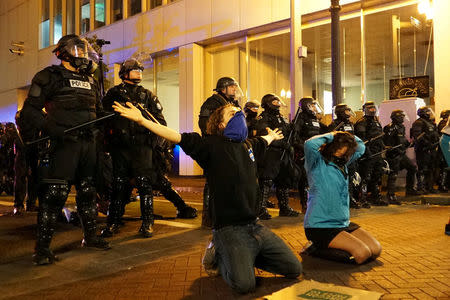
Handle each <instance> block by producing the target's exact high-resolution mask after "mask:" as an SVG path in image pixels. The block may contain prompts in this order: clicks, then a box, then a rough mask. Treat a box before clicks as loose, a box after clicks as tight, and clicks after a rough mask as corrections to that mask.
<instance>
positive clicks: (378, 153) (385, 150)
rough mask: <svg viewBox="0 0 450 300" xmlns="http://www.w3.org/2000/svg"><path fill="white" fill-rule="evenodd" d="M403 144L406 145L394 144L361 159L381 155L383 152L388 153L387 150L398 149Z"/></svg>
mask: <svg viewBox="0 0 450 300" xmlns="http://www.w3.org/2000/svg"><path fill="white" fill-rule="evenodd" d="M402 146H404V145H403V144H398V145H396V146H393V147H391V148H388V149H384V150H382V151H380V152H377V153H375V154H372V155H371V156H369V157H366V158H363V159H361V160H366V159H371V158H374V157H375V156H378V155H381V154H383V153H386V152H388V151H391V150H394V149H397V148H399V147H402Z"/></svg>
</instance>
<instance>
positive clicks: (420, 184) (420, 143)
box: [410, 106, 439, 193]
mask: <svg viewBox="0 0 450 300" xmlns="http://www.w3.org/2000/svg"><path fill="white" fill-rule="evenodd" d="M417 115H418V116H419V118H418V119H417V120H415V121H414V123H413V124H412V126H411V129H410V136H411V137H412V138H413V140H414V150H415V152H416V162H417V167H418V176H417V189H418V190H419V191H421V192H422V191H423V192H426V193H435V192H436V190H435V189H434V188H433V184H434V169H435V167H437V147H438V143H439V133H438V131H437V128H436V124H434V113H433V111H432V110H431V108H429V107H428V106H422V107H420V108H419V109H418V110H417Z"/></svg>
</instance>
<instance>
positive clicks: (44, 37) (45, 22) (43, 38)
mask: <svg viewBox="0 0 450 300" xmlns="http://www.w3.org/2000/svg"><path fill="white" fill-rule="evenodd" d="M39 33H40V41H39V48H45V47H48V46H50V1H49V0H42V1H41V19H40V23H39Z"/></svg>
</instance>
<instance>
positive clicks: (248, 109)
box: [244, 100, 261, 118]
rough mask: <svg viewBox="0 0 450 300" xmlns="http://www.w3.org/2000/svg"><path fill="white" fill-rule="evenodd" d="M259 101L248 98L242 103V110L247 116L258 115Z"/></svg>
mask: <svg viewBox="0 0 450 300" xmlns="http://www.w3.org/2000/svg"><path fill="white" fill-rule="evenodd" d="M260 106H261V105H260V103H259V101H256V100H250V101H248V102H247V103H245V105H244V112H245V114H246V115H247V117H252V118H254V117H256V116H257V115H258V109H259V107H260Z"/></svg>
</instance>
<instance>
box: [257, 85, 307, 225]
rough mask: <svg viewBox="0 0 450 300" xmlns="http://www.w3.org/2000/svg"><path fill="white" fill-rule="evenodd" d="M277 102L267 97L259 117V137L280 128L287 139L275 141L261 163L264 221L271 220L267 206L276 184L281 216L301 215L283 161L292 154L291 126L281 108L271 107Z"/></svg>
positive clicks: (269, 96) (262, 103) (262, 212)
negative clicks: (291, 203) (291, 202)
mask: <svg viewBox="0 0 450 300" xmlns="http://www.w3.org/2000/svg"><path fill="white" fill-rule="evenodd" d="M274 100H279V98H278V96H276V95H273V94H267V95H265V96H264V97H263V99H262V100H261V106H262V108H263V109H264V111H263V112H262V113H261V115H260V116H259V119H258V123H257V129H258V130H257V135H258V136H262V135H266V134H267V130H266V128H267V127H269V128H270V129H272V130H274V129H276V128H278V129H280V130H281V132H282V133H283V135H284V138H283V139H282V140H277V141H274V142H272V143H271V144H270V145H269V147H268V148H267V150H266V153H265V154H264V157H263V159H262V161H261V163H258V178H259V180H260V188H261V209H260V213H259V217H260V218H261V219H270V218H271V216H270V215H269V214H268V212H267V209H266V205H267V204H266V202H267V201H268V200H269V197H270V189H271V187H272V185H273V184H275V187H276V196H277V200H278V206H279V208H280V213H279V215H280V216H285V217H296V216H298V215H299V213H298V212H297V211H295V210H293V209H292V208H291V207H290V206H289V187H290V184H289V183H288V182H286V180H285V179H286V176H285V174H286V172H287V168H282V161H281V157H282V155H283V152H284V151H286V152H285V155H284V156H285V157H284V158H287V157H288V156H289V154H290V153H289V152H290V145H289V143H288V142H287V136H288V133H289V130H290V125H289V123H288V121H287V120H286V119H285V118H284V117H283V116H282V115H281V113H280V110H279V107H275V106H273V105H272V104H271V103H272V101H274ZM283 167H284V166H283Z"/></svg>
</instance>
